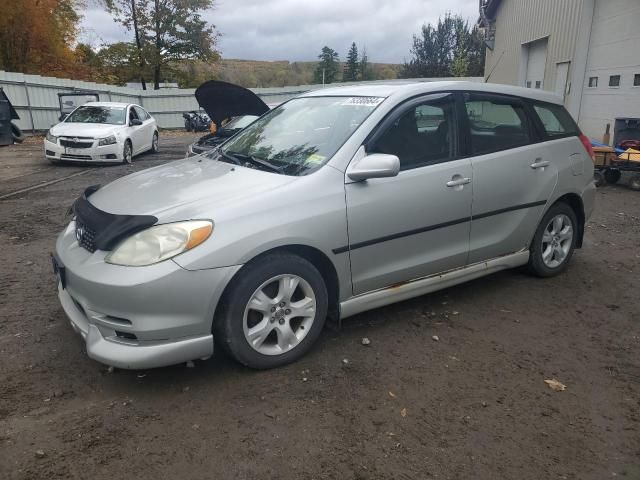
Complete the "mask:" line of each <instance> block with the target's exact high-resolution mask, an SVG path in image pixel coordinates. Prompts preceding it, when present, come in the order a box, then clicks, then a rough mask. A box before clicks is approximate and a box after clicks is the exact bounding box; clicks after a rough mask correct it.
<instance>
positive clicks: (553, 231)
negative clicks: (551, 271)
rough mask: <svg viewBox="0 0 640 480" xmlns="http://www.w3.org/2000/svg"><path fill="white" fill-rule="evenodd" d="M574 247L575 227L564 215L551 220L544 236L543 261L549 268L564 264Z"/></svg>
mask: <svg viewBox="0 0 640 480" xmlns="http://www.w3.org/2000/svg"><path fill="white" fill-rule="evenodd" d="M572 245H573V225H572V223H571V220H569V217H567V216H566V215H564V214H560V215H556V216H555V217H553V218H552V219H551V221H550V222H549V224H548V225H547V228H545V231H544V234H543V235H542V261H543V262H544V264H545V265H546V266H547V267H549V268H557V267H559V266H560V265H561V264H562V262H564V261H565V260H566V258H567V255H568V254H569V251H570V250H571V247H572Z"/></svg>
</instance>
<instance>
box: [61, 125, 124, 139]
mask: <svg viewBox="0 0 640 480" xmlns="http://www.w3.org/2000/svg"><path fill="white" fill-rule="evenodd" d="M119 128H122V125H111V124H104V123H72V122H68V123H67V122H63V123H59V124H57V125H55V126H53V127H51V134H52V135H55V136H56V137H61V136H62V137H92V138H103V137H108V136H109V135H113V134H114V133H115V132H116V131H117V130H118V129H119Z"/></svg>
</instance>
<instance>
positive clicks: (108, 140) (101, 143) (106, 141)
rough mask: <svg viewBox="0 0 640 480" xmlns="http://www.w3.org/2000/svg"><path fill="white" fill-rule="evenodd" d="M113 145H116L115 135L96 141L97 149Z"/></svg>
mask: <svg viewBox="0 0 640 480" xmlns="http://www.w3.org/2000/svg"><path fill="white" fill-rule="evenodd" d="M114 143H118V140H116V136H115V135H110V136H108V137H107V138H101V139H100V140H98V146H99V147H103V146H105V145H113V144H114Z"/></svg>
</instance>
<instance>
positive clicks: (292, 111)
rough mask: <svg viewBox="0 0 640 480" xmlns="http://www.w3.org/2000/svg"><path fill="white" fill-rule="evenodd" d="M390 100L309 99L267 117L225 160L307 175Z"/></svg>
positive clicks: (236, 140)
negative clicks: (384, 101)
mask: <svg viewBox="0 0 640 480" xmlns="http://www.w3.org/2000/svg"><path fill="white" fill-rule="evenodd" d="M382 100H384V99H383V98H379V97H307V98H297V99H294V100H291V101H290V102H287V103H285V104H283V105H281V106H279V107H278V108H276V109H274V110H272V111H271V112H269V113H267V114H266V115H264V116H263V117H261V118H260V119H258V120H256V121H255V122H254V123H252V124H251V125H249V126H248V127H247V128H245V129H244V130H242V131H241V132H240V133H238V134H237V135H236V136H235V137H233V138H232V139H231V140H229V141H228V142H227V143H226V144H225V145H224V147H223V150H222V152H221V153H222V156H223V158H225V159H234V160H236V161H238V163H244V162H247V163H251V164H252V165H254V167H255V168H260V165H262V167H263V168H268V169H271V170H272V171H278V172H280V173H283V174H286V175H306V174H308V173H311V172H312V171H314V170H317V169H318V168H320V167H321V166H322V165H324V164H325V163H326V162H327V161H328V160H329V159H330V158H331V157H332V156H333V155H334V154H335V153H336V152H337V151H338V149H339V148H340V147H341V146H342V145H343V144H344V142H346V141H347V139H348V138H349V137H350V136H351V134H352V133H353V132H354V131H355V130H356V129H357V128H358V127H359V126H360V125H361V124H362V122H363V121H364V120H365V119H366V118H367V117H368V116H369V115H370V114H371V112H373V110H375V108H376V107H377V106H378V105H379V104H380V103H381V102H382Z"/></svg>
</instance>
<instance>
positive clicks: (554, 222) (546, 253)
mask: <svg viewBox="0 0 640 480" xmlns="http://www.w3.org/2000/svg"><path fill="white" fill-rule="evenodd" d="M577 235H578V220H577V217H576V214H575V212H574V211H573V209H572V208H571V207H570V206H569V205H567V204H566V203H564V202H559V203H556V204H555V205H553V206H552V207H551V208H550V209H549V211H548V212H547V213H546V214H545V215H544V217H543V218H542V221H541V222H540V225H538V229H537V230H536V234H535V235H534V237H533V242H532V245H531V248H530V256H529V264H528V269H529V272H530V273H532V274H533V275H536V276H538V277H553V276H555V275H558V274H560V273H562V272H564V271H565V270H566V269H567V266H568V265H569V260H571V257H572V256H573V251H574V250H575V246H576V239H577Z"/></svg>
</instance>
